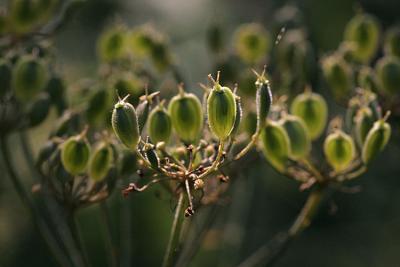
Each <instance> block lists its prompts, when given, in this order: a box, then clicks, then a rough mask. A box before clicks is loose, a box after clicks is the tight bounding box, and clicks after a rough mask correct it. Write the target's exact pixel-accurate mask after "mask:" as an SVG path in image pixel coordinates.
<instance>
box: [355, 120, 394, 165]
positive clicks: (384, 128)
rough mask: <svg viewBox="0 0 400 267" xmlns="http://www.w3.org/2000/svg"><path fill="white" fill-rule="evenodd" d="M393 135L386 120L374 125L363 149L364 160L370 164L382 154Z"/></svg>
mask: <svg viewBox="0 0 400 267" xmlns="http://www.w3.org/2000/svg"><path fill="white" fill-rule="evenodd" d="M390 134H391V127H390V125H389V124H388V123H387V122H385V118H384V119H381V120H378V121H376V122H375V123H374V126H372V128H371V130H369V132H368V134H367V137H366V139H365V142H364V146H363V149H362V160H363V162H364V163H365V164H368V163H369V162H370V161H371V160H372V159H373V158H375V157H376V156H377V155H378V154H379V152H381V151H382V150H383V149H384V148H385V146H386V144H387V143H388V141H389V138H390Z"/></svg>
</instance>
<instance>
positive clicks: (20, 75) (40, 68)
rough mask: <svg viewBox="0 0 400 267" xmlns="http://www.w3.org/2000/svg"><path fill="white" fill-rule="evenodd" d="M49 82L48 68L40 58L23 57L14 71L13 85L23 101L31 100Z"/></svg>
mask: <svg viewBox="0 0 400 267" xmlns="http://www.w3.org/2000/svg"><path fill="white" fill-rule="evenodd" d="M46 83H47V70H46V67H45V65H44V63H43V62H42V61H41V60H40V59H36V58H34V57H32V56H23V57H21V58H20V59H19V60H18V62H17V63H16V65H15V66H14V68H13V71H12V87H13V89H14V92H15V96H16V97H17V98H18V100H21V101H30V100H32V98H33V97H35V96H36V95H37V94H38V93H39V92H40V91H42V90H43V89H44V88H45V86H46Z"/></svg>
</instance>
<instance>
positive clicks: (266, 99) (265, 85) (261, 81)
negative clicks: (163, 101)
mask: <svg viewBox="0 0 400 267" xmlns="http://www.w3.org/2000/svg"><path fill="white" fill-rule="evenodd" d="M256 87H257V92H256V106H257V129H260V130H261V129H262V127H264V125H265V120H266V119H267V116H268V113H269V110H270V108H271V104H272V93H271V88H270V87H269V82H268V80H267V79H266V78H265V76H264V72H263V74H262V75H261V76H259V77H258V78H257V81H256Z"/></svg>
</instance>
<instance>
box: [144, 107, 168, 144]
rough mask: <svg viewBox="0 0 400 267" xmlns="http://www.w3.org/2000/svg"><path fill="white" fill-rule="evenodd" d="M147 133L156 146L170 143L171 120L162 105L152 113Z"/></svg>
mask: <svg viewBox="0 0 400 267" xmlns="http://www.w3.org/2000/svg"><path fill="white" fill-rule="evenodd" d="M147 132H148V134H149V136H150V139H151V141H152V142H153V143H154V144H157V143H158V142H165V143H168V141H169V138H170V137H171V132H172V125H171V118H170V116H169V114H168V112H167V111H166V110H165V108H164V107H163V105H162V104H160V105H159V106H157V107H156V108H155V109H153V110H152V111H151V112H150V115H149V123H148V126H147Z"/></svg>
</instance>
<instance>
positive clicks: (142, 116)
mask: <svg viewBox="0 0 400 267" xmlns="http://www.w3.org/2000/svg"><path fill="white" fill-rule="evenodd" d="M149 112H150V102H149V101H148V100H147V99H146V100H143V101H142V102H140V104H139V105H138V106H137V108H136V114H137V118H138V126H139V133H141V132H142V131H143V128H144V126H145V125H146V122H147V118H148V117H149Z"/></svg>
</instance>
